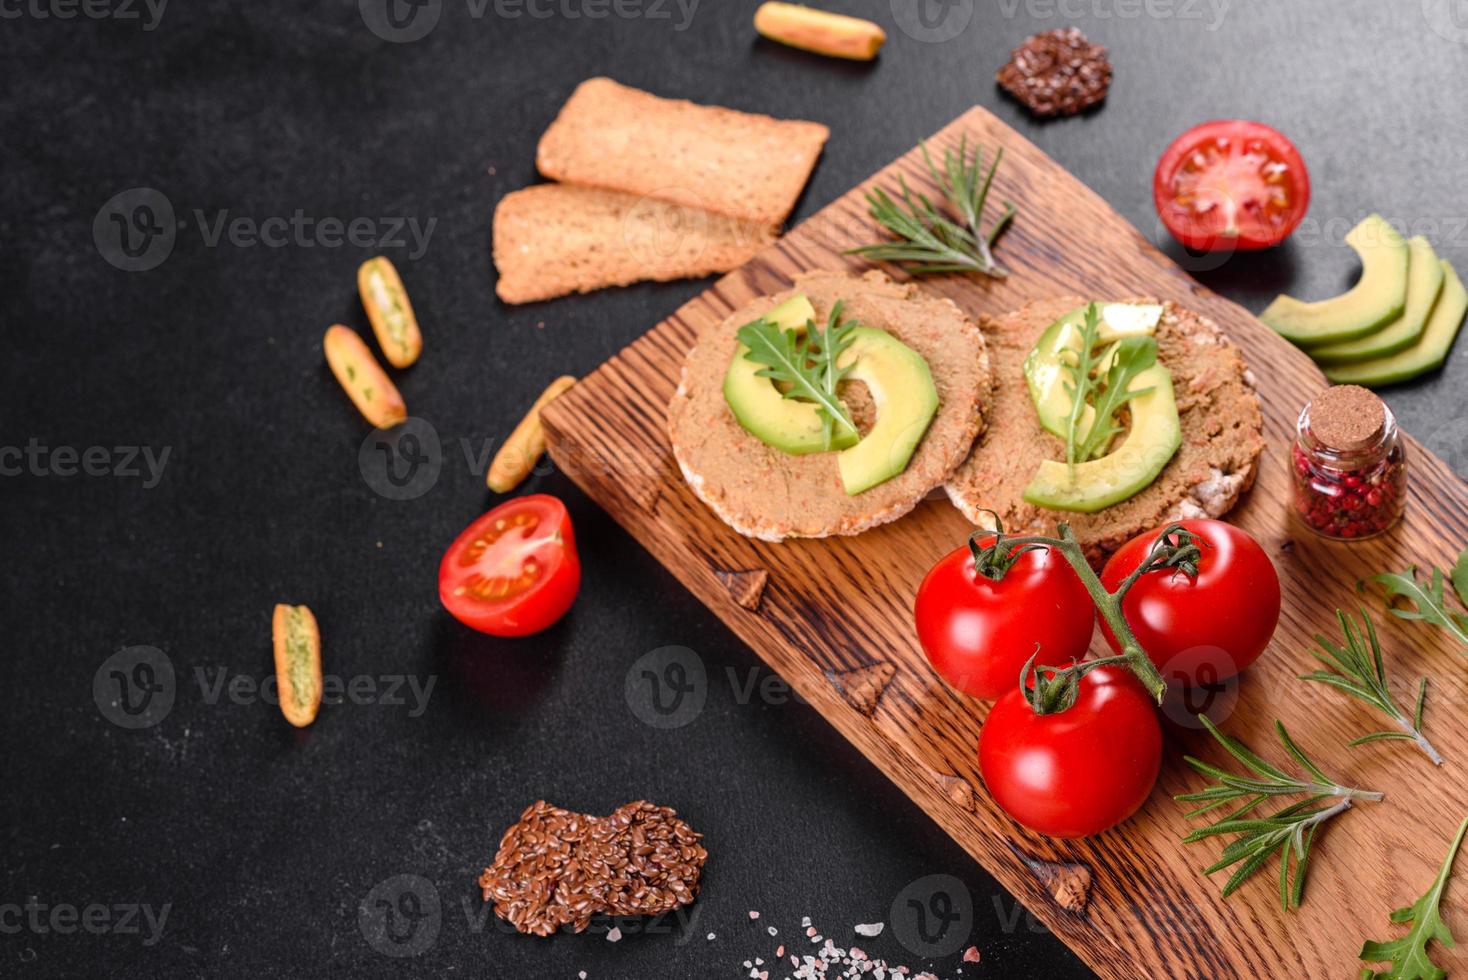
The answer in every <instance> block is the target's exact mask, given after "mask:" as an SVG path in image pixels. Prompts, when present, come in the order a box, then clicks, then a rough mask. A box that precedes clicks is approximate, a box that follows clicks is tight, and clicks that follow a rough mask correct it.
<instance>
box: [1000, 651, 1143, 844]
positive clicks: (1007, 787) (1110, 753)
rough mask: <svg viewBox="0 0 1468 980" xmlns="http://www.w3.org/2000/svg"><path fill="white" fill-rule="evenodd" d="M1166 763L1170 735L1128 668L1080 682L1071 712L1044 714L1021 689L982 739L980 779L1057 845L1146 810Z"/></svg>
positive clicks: (1100, 670)
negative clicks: (1164, 739) (1057, 840)
mask: <svg viewBox="0 0 1468 980" xmlns="http://www.w3.org/2000/svg"><path fill="white" fill-rule="evenodd" d="M1161 765H1162V728H1161V726H1160V725H1159V724H1158V723H1157V711H1156V709H1155V708H1154V707H1153V706H1152V700H1151V698H1149V697H1148V696H1147V691H1146V689H1144V688H1143V687H1142V685H1141V684H1139V683H1138V682H1137V679H1136V678H1135V677H1133V676H1132V674H1131V672H1130V671H1128V670H1127V669H1126V668H1125V667H1119V666H1106V667H1097V668H1095V669H1094V670H1092V671H1091V672H1090V673H1088V674H1086V675H1085V676H1084V677H1082V678H1081V679H1080V683H1079V686H1078V687H1077V690H1076V699H1075V703H1073V704H1072V705H1071V706H1070V707H1068V708H1065V709H1064V710H1063V711H1058V712H1056V713H1055V714H1051V715H1038V714H1036V713H1035V709H1034V708H1033V707H1031V705H1030V702H1029V701H1027V700H1026V699H1025V692H1024V691H1023V690H1021V689H1020V686H1019V684H1017V683H1016V684H1015V686H1014V688H1013V689H1012V690H1011V691H1010V692H1009V693H1008V694H1006V695H1004V697H1002V698H1000V699H999V700H998V701H997V702H996V703H995V705H994V708H993V710H991V711H990V712H989V717H988V718H986V719H984V727H983V728H982V729H980V731H979V773H980V775H982V776H983V777H984V785H985V786H986V787H987V788H988V790H989V794H990V795H991V796H993V797H994V802H995V803H997V804H999V807H1000V809H1002V810H1003V811H1004V812H1005V813H1007V814H1009V815H1010V816H1011V817H1013V818H1014V819H1015V820H1017V821H1019V822H1020V823H1022V824H1024V825H1025V826H1026V827H1028V828H1030V829H1031V830H1033V831H1036V832H1037V833H1041V834H1048V835H1049V836H1051V837H1089V836H1090V835H1091V834H1099V833H1101V831H1103V830H1106V829H1108V828H1110V827H1113V826H1115V825H1116V824H1119V823H1121V822H1122V821H1123V820H1125V819H1126V818H1127V817H1130V816H1131V815H1132V814H1133V813H1136V812H1137V808H1138V807H1140V806H1141V805H1142V804H1143V803H1145V802H1146V801H1147V796H1148V794H1150V793H1151V792H1152V786H1153V784H1154V783H1156V782H1157V771H1158V769H1159V768H1160V767H1161Z"/></svg>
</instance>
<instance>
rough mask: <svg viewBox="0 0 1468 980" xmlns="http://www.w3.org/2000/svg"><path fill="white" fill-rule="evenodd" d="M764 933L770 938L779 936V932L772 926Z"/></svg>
mask: <svg viewBox="0 0 1468 980" xmlns="http://www.w3.org/2000/svg"><path fill="white" fill-rule="evenodd" d="M765 932H768V933H769V934H770V935H772V936H778V935H779V934H780V933H779V930H777V929H776V928H775V927H774V926H770V927H769V928H768V929H766V930H765Z"/></svg>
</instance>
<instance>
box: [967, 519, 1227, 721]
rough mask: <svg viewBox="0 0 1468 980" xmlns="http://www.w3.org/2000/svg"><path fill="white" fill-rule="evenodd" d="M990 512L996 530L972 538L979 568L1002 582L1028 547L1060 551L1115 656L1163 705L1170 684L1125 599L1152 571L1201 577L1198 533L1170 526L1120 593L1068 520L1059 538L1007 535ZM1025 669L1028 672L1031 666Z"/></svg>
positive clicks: (1128, 578)
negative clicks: (1126, 611)
mask: <svg viewBox="0 0 1468 980" xmlns="http://www.w3.org/2000/svg"><path fill="white" fill-rule="evenodd" d="M985 513H988V514H991V515H993V517H994V524H995V529H994V530H993V531H976V532H974V534H973V535H971V536H970V537H969V550H970V551H971V552H972V553H973V556H974V569H975V571H977V572H978V573H979V574H980V575H983V576H984V577H986V578H989V579H993V580H994V581H998V580H999V579H1002V578H1003V577H1004V574H1005V573H1006V572H1008V571H1009V569H1010V567H1011V566H1013V564H1014V562H1015V560H1016V559H1017V558H1018V557H1019V555H1020V554H1022V553H1023V552H1025V551H1030V550H1034V549H1040V548H1048V549H1051V550H1054V551H1056V552H1058V553H1059V554H1060V555H1061V557H1063V558H1064V559H1065V560H1066V561H1067V562H1068V563H1069V564H1070V567H1071V568H1073V569H1074V570H1075V573H1076V576H1077V577H1078V578H1079V579H1080V580H1081V584H1082V585H1084V586H1085V587H1086V592H1088V593H1089V594H1090V596H1091V602H1092V603H1093V604H1094V605H1095V606H1096V611H1097V612H1099V613H1100V614H1101V618H1102V619H1103V620H1105V621H1106V625H1107V626H1108V627H1109V628H1110V629H1111V635H1112V636H1114V637H1115V638H1116V641H1117V643H1118V644H1120V646H1121V650H1120V653H1119V656H1118V658H1116V659H1121V660H1124V661H1125V662H1126V665H1127V668H1128V669H1129V670H1130V671H1131V672H1132V673H1133V674H1135V675H1136V677H1137V680H1139V681H1141V682H1142V686H1143V687H1145V688H1146V689H1147V693H1148V694H1150V695H1151V696H1152V698H1153V700H1155V701H1156V702H1157V703H1158V704H1161V703H1162V699H1163V697H1164V696H1165V695H1166V694H1167V682H1166V681H1164V680H1163V679H1162V675H1161V674H1160V673H1158V672H1157V667H1156V666H1155V665H1154V664H1153V663H1152V659H1151V658H1150V657H1148V656H1147V651H1146V650H1144V649H1142V644H1141V643H1140V642H1138V640H1137V637H1136V634H1134V633H1133V632H1132V629H1131V627H1130V626H1128V625H1127V621H1126V616H1125V615H1123V613H1122V607H1121V604H1122V599H1123V598H1125V596H1126V593H1127V590H1128V589H1130V588H1131V587H1132V586H1133V585H1135V584H1136V582H1137V580H1138V579H1139V578H1141V577H1142V576H1143V575H1145V574H1147V573H1148V572H1153V571H1158V570H1161V569H1166V568H1171V569H1173V570H1174V571H1180V572H1183V573H1184V574H1186V575H1196V574H1197V573H1198V559H1199V558H1201V557H1202V550H1201V549H1200V548H1199V547H1198V538H1197V535H1195V534H1193V533H1192V532H1191V531H1188V530H1187V529H1186V528H1184V527H1183V526H1182V525H1181V524H1169V525H1168V526H1167V527H1166V528H1165V529H1164V530H1163V532H1162V533H1161V534H1160V535H1158V536H1157V541H1156V543H1155V544H1153V546H1152V550H1151V552H1149V553H1148V555H1147V558H1146V560H1145V561H1143V562H1142V563H1141V564H1139V565H1138V566H1137V567H1136V568H1135V569H1133V570H1132V573H1131V574H1130V575H1128V576H1127V577H1126V578H1125V579H1124V580H1123V581H1122V583H1121V585H1120V586H1118V588H1117V590H1116V591H1115V592H1108V591H1106V586H1104V585H1102V584H1101V579H1100V578H1099V577H1098V576H1097V575H1096V572H1095V570H1094V569H1093V568H1091V563H1090V562H1089V561H1087V560H1086V553H1085V551H1084V550H1083V549H1082V548H1081V544H1080V542H1079V541H1078V540H1076V536H1075V532H1073V531H1072V530H1071V528H1070V525H1069V524H1066V523H1064V522H1062V523H1061V524H1060V527H1059V532H1060V536H1059V537H1055V538H1052V537H1047V536H1045V535H1039V534H1033V535H1022V536H1019V537H1005V536H1004V528H1003V526H1002V525H1001V524H1000V521H999V515H997V514H994V512H993V511H985ZM991 534H992V535H993V540H992V541H990V542H988V543H987V544H980V543H979V542H980V540H981V539H983V538H985V537H988V536H989V535H991ZM1025 673H1026V674H1027V673H1028V665H1027V667H1026V672H1025ZM1023 676H1024V675H1021V683H1023ZM1031 703H1032V704H1033V703H1034V702H1031Z"/></svg>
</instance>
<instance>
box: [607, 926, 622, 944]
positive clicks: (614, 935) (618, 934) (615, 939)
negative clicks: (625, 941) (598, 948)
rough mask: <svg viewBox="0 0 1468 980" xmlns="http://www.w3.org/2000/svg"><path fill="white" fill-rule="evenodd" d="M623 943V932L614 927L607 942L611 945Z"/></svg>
mask: <svg viewBox="0 0 1468 980" xmlns="http://www.w3.org/2000/svg"><path fill="white" fill-rule="evenodd" d="M621 941H622V930H621V929H618V928H617V927H616V926H612V928H611V930H610V931H608V932H607V942H609V943H619V942H621Z"/></svg>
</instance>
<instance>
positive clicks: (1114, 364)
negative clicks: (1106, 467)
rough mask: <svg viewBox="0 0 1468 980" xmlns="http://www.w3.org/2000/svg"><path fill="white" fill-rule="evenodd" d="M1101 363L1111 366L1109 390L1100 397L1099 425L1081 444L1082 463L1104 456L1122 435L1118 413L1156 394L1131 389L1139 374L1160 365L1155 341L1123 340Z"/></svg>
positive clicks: (1145, 338)
mask: <svg viewBox="0 0 1468 980" xmlns="http://www.w3.org/2000/svg"><path fill="white" fill-rule="evenodd" d="M1101 363H1102V364H1109V365H1110V366H1109V367H1108V368H1107V369H1106V377H1105V383H1106V387H1105V388H1104V389H1103V390H1102V391H1101V392H1100V394H1098V395H1097V396H1096V421H1095V424H1093V425H1092V426H1091V431H1090V432H1087V433H1086V438H1085V440H1084V441H1083V442H1082V443H1081V447H1080V457H1081V459H1082V460H1087V459H1095V458H1096V457H1097V456H1100V455H1101V453H1102V452H1103V451H1104V450H1105V449H1106V447H1107V446H1108V445H1109V444H1110V442H1111V438H1112V436H1115V435H1116V434H1117V433H1119V432H1121V431H1122V426H1120V425H1117V424H1115V423H1116V413H1117V412H1118V411H1120V410H1121V407H1122V406H1123V405H1125V404H1126V403H1127V402H1129V401H1131V400H1132V399H1133V398H1136V397H1137V396H1138V395H1145V394H1146V393H1147V392H1149V391H1151V390H1152V389H1151V388H1138V389H1136V390H1135V391H1133V390H1132V389H1131V387H1130V386H1131V383H1132V380H1133V379H1134V378H1136V376H1137V375H1138V374H1141V373H1142V372H1143V371H1145V370H1147V369H1148V368H1150V367H1152V365H1154V364H1156V363H1157V341H1156V339H1155V338H1153V337H1123V338H1121V339H1120V340H1118V341H1117V342H1116V343H1114V344H1112V345H1111V346H1110V347H1108V348H1107V349H1106V353H1104V354H1102V355H1101Z"/></svg>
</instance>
